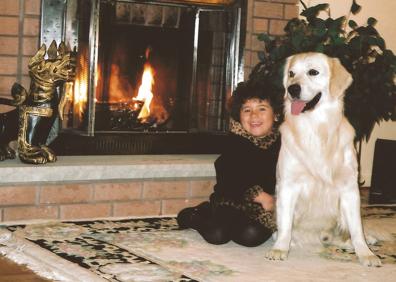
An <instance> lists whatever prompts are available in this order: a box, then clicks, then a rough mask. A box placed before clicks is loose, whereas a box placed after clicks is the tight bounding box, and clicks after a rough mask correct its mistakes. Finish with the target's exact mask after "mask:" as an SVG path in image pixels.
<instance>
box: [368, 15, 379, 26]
mask: <svg viewBox="0 0 396 282" xmlns="http://www.w3.org/2000/svg"><path fill="white" fill-rule="evenodd" d="M376 23H377V19H375V18H373V17H369V18H368V20H367V24H368V25H370V26H373V25H375V24H376Z"/></svg>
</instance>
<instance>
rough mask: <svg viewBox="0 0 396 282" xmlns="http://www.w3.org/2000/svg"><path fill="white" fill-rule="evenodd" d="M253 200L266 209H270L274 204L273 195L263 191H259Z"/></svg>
mask: <svg viewBox="0 0 396 282" xmlns="http://www.w3.org/2000/svg"><path fill="white" fill-rule="evenodd" d="M253 201H254V202H256V203H259V204H261V205H262V206H263V209H264V210H266V211H272V210H273V209H274V206H275V199H274V197H273V196H271V195H270V194H268V193H265V192H260V193H259V194H258V195H257V197H256V198H254V200H253Z"/></svg>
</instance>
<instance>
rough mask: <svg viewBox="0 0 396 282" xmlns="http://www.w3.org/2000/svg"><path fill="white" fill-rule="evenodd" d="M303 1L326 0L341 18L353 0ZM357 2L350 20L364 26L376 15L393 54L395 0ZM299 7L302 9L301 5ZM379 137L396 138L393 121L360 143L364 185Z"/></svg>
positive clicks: (311, 1)
mask: <svg viewBox="0 0 396 282" xmlns="http://www.w3.org/2000/svg"><path fill="white" fill-rule="evenodd" d="M304 3H305V4H306V5H307V6H314V5H317V4H320V3H329V4H330V12H331V16H332V17H340V16H344V15H348V12H349V9H350V7H351V4H352V0H346V1H345V0H344V1H339V0H306V1H304ZM357 3H358V4H359V5H360V6H362V9H361V10H360V12H359V13H358V14H356V15H351V16H350V19H353V20H354V21H355V22H357V24H359V25H363V24H365V23H366V21H367V19H368V18H369V17H374V18H376V19H377V20H378V22H377V25H376V28H377V30H378V32H379V33H380V34H381V36H382V37H383V38H384V39H385V42H386V46H387V48H388V49H391V50H392V51H393V53H396V37H395V36H394V30H395V27H396V18H395V15H394V11H396V1H394V0H391V1H389V0H376V1H373V0H357ZM300 9H302V6H301V5H300ZM378 138H382V139H390V140H396V121H388V122H381V123H380V124H377V125H376V126H375V128H374V131H373V133H372V136H371V137H370V139H369V140H368V141H367V142H363V144H362V158H361V180H363V181H364V186H366V187H368V186H370V185H371V172H372V165H373V157H374V146H375V141H376V140H377V139H378Z"/></svg>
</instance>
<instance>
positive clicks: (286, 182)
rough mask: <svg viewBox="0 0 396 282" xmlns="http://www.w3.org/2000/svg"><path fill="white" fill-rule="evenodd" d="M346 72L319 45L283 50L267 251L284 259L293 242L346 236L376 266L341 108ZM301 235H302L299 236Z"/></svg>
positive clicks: (360, 255) (362, 257) (351, 134)
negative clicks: (272, 232) (271, 240)
mask: <svg viewBox="0 0 396 282" xmlns="http://www.w3.org/2000/svg"><path fill="white" fill-rule="evenodd" d="M351 82H352V77H351V75H350V74H349V73H348V72H347V71H346V69H345V68H344V67H343V66H342V65H341V63H340V62H339V60H338V59H336V58H330V57H328V56H326V55H324V54H322V53H302V54H297V55H294V56H291V57H289V58H287V61H286V65H285V71H284V79H283V83H284V87H285V89H286V93H285V121H284V123H283V124H282V125H281V127H280V131H281V136H282V146H281V149H280V153H279V160H278V166H277V187H276V191H277V192H276V193H277V199H276V213H277V225H278V232H277V238H276V242H275V244H274V246H273V248H272V250H271V251H270V252H269V253H267V255H266V257H267V258H268V259H272V260H283V259H286V258H287V256H288V252H289V249H290V245H291V242H293V244H300V245H301V242H303V241H304V240H305V241H310V243H313V242H312V240H313V238H316V240H317V241H318V242H322V243H324V244H331V243H334V242H335V240H338V238H341V239H347V240H349V239H348V238H350V242H351V243H352V246H353V247H354V249H355V252H356V255H357V256H358V258H359V260H360V262H361V263H362V264H363V265H365V266H379V265H381V261H380V259H379V258H377V256H375V255H374V254H373V253H372V252H371V250H370V249H369V248H368V246H367V243H366V240H365V237H364V234H363V227H362V221H361V216H360V195H359V188H358V179H357V177H358V165H357V160H356V151H355V147H354V143H353V140H354V136H355V135H354V134H355V132H354V129H353V127H352V126H351V124H350V123H349V122H348V120H347V119H346V118H345V116H344V114H343V97H344V91H345V90H346V89H347V88H348V87H349V85H350V84H351ZM305 243H306V242H305Z"/></svg>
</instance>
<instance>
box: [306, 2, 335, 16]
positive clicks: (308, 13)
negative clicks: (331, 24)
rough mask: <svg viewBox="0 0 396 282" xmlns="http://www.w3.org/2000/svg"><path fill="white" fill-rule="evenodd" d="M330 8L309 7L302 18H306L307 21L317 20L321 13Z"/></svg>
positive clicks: (322, 6) (323, 5) (324, 6)
mask: <svg viewBox="0 0 396 282" xmlns="http://www.w3.org/2000/svg"><path fill="white" fill-rule="evenodd" d="M328 8H329V4H327V3H325V4H319V5H316V6H313V7H309V8H308V9H305V10H304V11H302V12H301V14H300V15H301V16H303V17H306V18H307V19H312V18H315V17H316V16H317V15H319V13H320V12H321V11H326V10H327V9H328Z"/></svg>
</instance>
